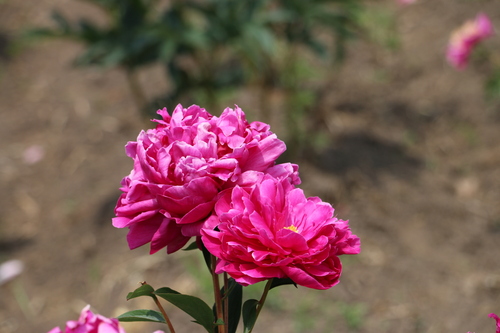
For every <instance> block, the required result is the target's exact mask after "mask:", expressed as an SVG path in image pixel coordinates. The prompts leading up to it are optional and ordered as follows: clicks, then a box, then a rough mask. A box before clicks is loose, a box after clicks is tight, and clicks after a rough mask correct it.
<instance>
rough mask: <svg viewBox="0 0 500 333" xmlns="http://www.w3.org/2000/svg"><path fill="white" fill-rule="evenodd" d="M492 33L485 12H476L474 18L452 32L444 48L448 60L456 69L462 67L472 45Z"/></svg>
mask: <svg viewBox="0 0 500 333" xmlns="http://www.w3.org/2000/svg"><path fill="white" fill-rule="evenodd" d="M492 35H493V25H492V24H491V21H490V19H489V18H488V16H486V15H485V14H482V13H480V14H478V15H477V16H476V18H475V19H474V20H471V21H467V22H465V23H464V24H463V25H462V26H461V27H459V28H458V29H457V30H455V31H454V32H453V33H452V35H451V38H450V41H449V43H448V48H447V50H446V58H447V60H448V62H449V63H450V64H451V65H452V66H453V67H455V68H457V69H464V68H465V67H466V66H467V62H468V60H469V56H470V54H471V52H472V50H473V49H474V47H475V46H476V45H477V44H478V43H479V42H481V41H482V40H484V39H486V38H488V37H490V36H492Z"/></svg>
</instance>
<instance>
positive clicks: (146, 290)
mask: <svg viewBox="0 0 500 333" xmlns="http://www.w3.org/2000/svg"><path fill="white" fill-rule="evenodd" d="M154 291H155V290H154V289H153V287H151V286H150V285H149V284H143V285H142V286H140V287H139V288H137V289H136V290H134V291H132V292H130V293H128V295H127V301H128V300H129V299H132V298H136V297H140V296H150V297H153V296H154V294H153V293H154Z"/></svg>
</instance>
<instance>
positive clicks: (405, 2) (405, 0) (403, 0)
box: [397, 0, 417, 5]
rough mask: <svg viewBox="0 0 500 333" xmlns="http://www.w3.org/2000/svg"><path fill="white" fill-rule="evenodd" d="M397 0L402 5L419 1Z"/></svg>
mask: <svg viewBox="0 0 500 333" xmlns="http://www.w3.org/2000/svg"><path fill="white" fill-rule="evenodd" d="M397 2H398V3H399V4H401V5H410V4H412V3H415V2H417V0H397Z"/></svg>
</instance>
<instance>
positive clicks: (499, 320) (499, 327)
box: [488, 313, 500, 333]
mask: <svg viewBox="0 0 500 333" xmlns="http://www.w3.org/2000/svg"><path fill="white" fill-rule="evenodd" d="M488 317H490V318H493V319H495V321H496V324H497V330H496V333H500V317H498V316H497V315H496V314H494V313H490V314H489V315H488Z"/></svg>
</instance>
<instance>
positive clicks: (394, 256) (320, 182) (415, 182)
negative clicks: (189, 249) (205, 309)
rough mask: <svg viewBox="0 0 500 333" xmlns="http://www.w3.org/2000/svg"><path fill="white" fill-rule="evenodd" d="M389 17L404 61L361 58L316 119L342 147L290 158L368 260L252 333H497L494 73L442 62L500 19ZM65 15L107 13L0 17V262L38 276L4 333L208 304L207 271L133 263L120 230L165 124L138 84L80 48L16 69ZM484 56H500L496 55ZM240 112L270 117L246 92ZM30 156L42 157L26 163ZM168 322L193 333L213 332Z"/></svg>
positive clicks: (5, 316)
mask: <svg viewBox="0 0 500 333" xmlns="http://www.w3.org/2000/svg"><path fill="white" fill-rule="evenodd" d="M384 3H385V4H384V5H383V6H384V7H381V6H382V5H381V4H380V3H379V4H377V5H373V7H374V9H380V8H386V10H394V11H396V15H397V25H398V28H399V30H400V32H401V47H400V49H399V50H397V51H389V50H387V49H384V48H381V47H378V46H377V47H376V46H374V45H373V44H371V43H369V42H366V41H358V42H356V43H353V44H351V48H350V50H349V56H348V60H347V62H346V65H345V66H344V67H343V68H342V70H341V72H340V73H339V75H338V77H337V78H336V80H335V82H334V84H333V86H332V89H331V92H330V93H329V94H327V96H325V98H324V100H322V101H321V104H320V105H319V106H318V109H319V110H318V111H321V112H322V113H323V114H325V115H326V118H325V119H326V120H325V124H324V125H325V128H327V129H328V131H329V134H330V135H329V138H328V140H327V141H326V144H324V148H322V149H317V150H315V151H313V152H312V153H310V154H309V155H307V156H306V157H307V159H304V160H298V161H294V162H297V163H299V164H300V167H301V176H302V179H303V184H302V188H304V190H305V191H306V192H307V194H308V195H315V196H320V197H321V198H323V200H325V201H330V202H332V203H333V205H334V206H335V207H336V213H337V215H338V216H339V217H340V218H343V219H349V220H350V224H351V227H352V229H353V231H354V232H355V233H356V234H357V235H358V236H359V237H360V238H361V241H362V253H361V254H360V255H359V256H356V257H348V258H345V260H344V268H345V270H344V275H343V278H342V282H341V283H340V284H339V285H338V286H336V287H334V288H332V289H331V290H329V291H326V292H318V291H314V290H306V289H304V288H300V289H298V290H295V289H294V288H293V287H290V286H285V287H281V288H279V289H277V290H276V291H273V292H272V293H274V294H271V296H270V298H271V300H270V302H269V304H268V305H266V308H265V311H263V314H262V318H261V319H260V321H259V323H258V326H257V328H256V330H255V331H256V332H284V331H287V332H388V333H390V332H398V333H404V332H408V333H410V332H429V333H443V332H463V333H465V332H467V331H475V332H478V333H479V332H484V333H486V332H493V331H494V322H493V320H492V319H489V318H487V315H488V314H489V313H490V312H496V313H499V314H500V260H499V258H500V204H499V202H500V146H499V144H498V142H499V140H500V113H499V110H498V107H496V105H495V104H492V103H489V104H488V103H486V102H485V100H484V98H483V89H482V84H483V80H484V74H481V68H476V67H474V66H471V67H469V68H468V69H467V70H465V71H462V72H457V71H455V70H453V69H452V68H450V67H449V66H448V65H447V64H446V63H445V61H444V58H443V49H444V47H445V45H446V42H447V38H448V36H449V32H450V31H451V30H452V29H454V28H455V27H457V26H458V25H460V24H461V23H462V22H463V21H464V20H465V19H468V18H470V17H472V16H474V15H475V13H477V12H478V11H483V12H485V13H488V14H489V15H490V17H492V18H493V23H494V24H495V25H496V26H499V27H500V21H499V20H498V17H500V6H499V5H498V3H496V2H495V1H486V0H485V1H467V2H465V1H450V0H434V1H430V0H427V1H420V2H419V3H417V4H416V5H413V6H409V7H406V8H397V6H395V5H394V4H392V1H385V2H384ZM55 7H57V8H60V9H61V10H63V11H64V12H66V13H69V14H70V15H72V16H73V17H77V16H78V15H82V14H95V15H99V13H98V12H96V10H95V9H94V8H93V7H91V6H89V5H87V4H85V3H83V2H76V1H65V0H36V1H35V0H25V1H16V0H5V1H1V2H0V37H1V38H0V56H1V57H0V62H1V63H0V107H1V121H0V142H1V144H0V262H2V261H5V260H7V259H20V260H22V261H23V262H24V264H25V266H26V269H25V271H24V272H23V274H22V275H21V276H20V277H19V278H17V279H16V280H14V281H12V282H10V283H9V284H6V285H3V286H0V295H1V297H0V333H14V332H46V331H48V330H49V329H51V328H52V327H54V326H56V325H63V324H64V322H65V321H66V320H69V319H76V318H77V316H78V313H79V311H80V310H81V308H82V307H83V306H84V305H85V304H87V303H90V304H92V306H93V307H94V309H95V310H96V311H98V312H100V313H102V314H103V315H106V316H115V315H118V314H120V313H123V312H124V311H126V310H130V309H134V308H141V307H142V308H146V307H151V308H152V307H153V304H150V303H149V301H148V300H140V299H138V300H133V301H129V302H126V301H125V295H126V293H127V292H128V291H130V290H132V289H134V288H135V287H137V286H138V282H139V281H143V280H147V281H148V282H149V283H151V284H153V285H154V286H156V287H160V286H170V287H172V288H174V289H177V290H179V291H181V292H185V293H193V294H197V295H200V296H202V297H207V295H206V288H205V289H204V288H203V287H198V285H199V284H202V285H203V281H204V280H203V279H201V278H200V277H199V275H202V274H205V273H204V272H203V273H200V274H198V273H197V270H198V269H200V270H202V268H203V265H202V264H201V262H200V260H199V258H198V257H192V256H190V255H189V254H187V253H179V254H175V255H172V256H167V255H166V254H165V253H163V252H162V253H157V254H155V255H153V256H149V255H148V254H147V249H146V248H144V249H138V250H134V251H130V250H128V247H127V244H126V240H125V235H126V230H118V229H114V228H113V227H112V226H111V222H110V219H111V217H112V216H113V207H114V204H115V201H116V199H117V197H118V195H119V191H118V187H119V182H120V180H121V178H122V177H123V176H125V175H126V174H128V172H129V171H130V169H131V167H132V165H131V161H130V160H129V158H128V157H126V156H125V154H124V151H123V146H124V144H125V143H126V142H127V141H128V140H134V139H135V138H136V136H137V134H138V132H139V131H140V129H142V128H146V127H151V126H152V124H149V123H147V122H145V121H143V120H141V117H140V116H139V114H138V113H137V111H136V109H135V106H134V103H133V100H132V98H131V97H130V95H129V91H128V87H127V85H126V83H125V77H124V74H123V73H122V72H120V71H118V70H108V71H102V70H99V69H94V68H74V67H72V66H71V63H72V60H73V59H74V58H75V56H76V55H77V54H78V53H79V52H80V51H81V49H82V48H81V46H80V45H76V44H72V43H70V42H66V41H45V42H41V43H38V44H36V45H30V46H26V47H23V48H21V49H20V50H18V51H17V52H16V54H14V55H13V56H11V57H7V56H2V55H3V45H4V44H6V43H8V40H9V38H11V37H12V36H15V35H16V34H18V33H19V32H20V31H21V30H22V29H23V28H24V27H26V26H27V25H28V24H30V25H39V26H40V25H47V24H50V12H51V10H52V8H55ZM495 39H497V38H495ZM487 45H488V46H489V47H490V48H495V47H497V48H496V49H497V50H498V49H499V48H498V40H494V39H492V40H491V41H488V42H487ZM141 80H142V82H143V84H144V85H145V86H146V87H147V89H146V90H147V92H148V94H149V95H150V97H152V96H155V95H156V94H157V93H159V92H161V91H163V90H165V89H166V87H168V83H167V82H165V81H164V79H163V77H162V72H161V69H157V68H150V69H147V70H144V71H143V72H141ZM238 104H239V105H240V106H241V107H242V108H243V109H244V110H246V111H249V110H252V109H254V108H255V106H256V105H259V104H258V103H256V101H255V100H252V98H249V97H248V96H247V95H245V96H242V97H241V99H240V101H239V102H238ZM209 111H210V110H209ZM272 125H273V126H274V127H275V128H276V131H277V132H278V134H279V135H282V134H283V133H280V132H282V131H281V130H280V126H279V124H277V123H273V124H272ZM33 145H39V146H41V147H42V148H43V149H44V151H45V155H44V158H43V159H42V160H41V161H39V162H37V163H34V164H27V163H26V161H25V160H24V158H23V154H24V151H25V150H26V149H27V148H29V147H31V146H33ZM170 311H172V314H173V317H174V318H173V320H174V322H179V323H180V324H178V326H179V332H202V331H203V330H202V329H201V328H199V327H197V326H196V325H195V324H192V323H189V318H187V317H186V316H184V315H183V314H180V313H178V312H176V311H175V310H172V309H170ZM126 328H127V331H128V332H129V333H130V332H131V333H134V332H152V331H154V329H155V326H154V325H148V324H136V323H131V324H128V325H126ZM163 329H165V330H166V328H163Z"/></svg>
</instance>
